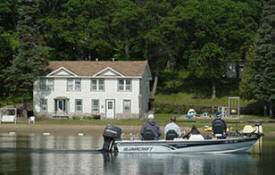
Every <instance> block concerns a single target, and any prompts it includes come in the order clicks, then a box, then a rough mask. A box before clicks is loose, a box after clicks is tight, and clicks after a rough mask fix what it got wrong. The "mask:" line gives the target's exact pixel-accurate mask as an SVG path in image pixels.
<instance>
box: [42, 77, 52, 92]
mask: <svg viewBox="0 0 275 175" xmlns="http://www.w3.org/2000/svg"><path fill="white" fill-rule="evenodd" d="M40 90H41V91H53V90H54V79H50V78H42V79H40Z"/></svg>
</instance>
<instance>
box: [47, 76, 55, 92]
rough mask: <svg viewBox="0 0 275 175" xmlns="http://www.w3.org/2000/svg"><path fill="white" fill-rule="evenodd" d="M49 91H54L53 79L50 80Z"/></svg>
mask: <svg viewBox="0 0 275 175" xmlns="http://www.w3.org/2000/svg"><path fill="white" fill-rule="evenodd" d="M48 90H50V91H53V90H54V81H53V79H48Z"/></svg>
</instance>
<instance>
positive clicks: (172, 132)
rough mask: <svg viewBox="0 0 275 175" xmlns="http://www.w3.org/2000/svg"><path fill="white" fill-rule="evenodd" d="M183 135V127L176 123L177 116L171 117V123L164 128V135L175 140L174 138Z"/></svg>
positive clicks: (167, 138)
mask: <svg viewBox="0 0 275 175" xmlns="http://www.w3.org/2000/svg"><path fill="white" fill-rule="evenodd" d="M180 136H181V129H180V127H179V126H178V125H177V124H176V117H171V118H170V123H168V124H167V125H166V126H165V128H164V137H165V139H166V140H173V139H174V138H177V137H180Z"/></svg>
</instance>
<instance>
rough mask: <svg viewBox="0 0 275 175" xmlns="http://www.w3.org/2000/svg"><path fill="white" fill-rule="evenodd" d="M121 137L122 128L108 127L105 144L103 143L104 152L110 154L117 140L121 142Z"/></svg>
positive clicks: (105, 132)
mask: <svg viewBox="0 0 275 175" xmlns="http://www.w3.org/2000/svg"><path fill="white" fill-rule="evenodd" d="M120 136H121V128H119V127H116V126H114V125H107V126H106V127H105V129H104V132H103V137H104V143H103V148H102V149H103V151H105V152H110V151H112V149H113V147H114V143H115V141H116V140H120V139H121V138H120Z"/></svg>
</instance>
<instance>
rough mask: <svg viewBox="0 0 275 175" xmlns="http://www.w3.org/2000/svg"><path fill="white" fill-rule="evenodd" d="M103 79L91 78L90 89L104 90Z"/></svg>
mask: <svg viewBox="0 0 275 175" xmlns="http://www.w3.org/2000/svg"><path fill="white" fill-rule="evenodd" d="M104 89H105V85H104V79H91V91H104Z"/></svg>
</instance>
